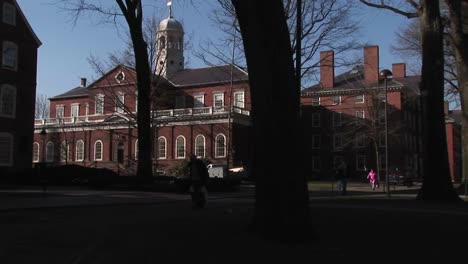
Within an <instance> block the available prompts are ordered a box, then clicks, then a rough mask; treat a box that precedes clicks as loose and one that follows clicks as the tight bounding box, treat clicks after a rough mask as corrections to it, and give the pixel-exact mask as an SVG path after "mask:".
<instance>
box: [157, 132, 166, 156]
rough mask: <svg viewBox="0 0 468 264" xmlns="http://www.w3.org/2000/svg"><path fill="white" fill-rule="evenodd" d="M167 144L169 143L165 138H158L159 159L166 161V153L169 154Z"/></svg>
mask: <svg viewBox="0 0 468 264" xmlns="http://www.w3.org/2000/svg"><path fill="white" fill-rule="evenodd" d="M166 142H167V141H166V138H165V137H159V138H158V159H166V153H167V148H166V146H167V144H166Z"/></svg>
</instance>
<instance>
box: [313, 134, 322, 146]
mask: <svg viewBox="0 0 468 264" xmlns="http://www.w3.org/2000/svg"><path fill="white" fill-rule="evenodd" d="M320 141H321V138H320V135H312V148H314V149H319V148H320V144H321V142H320Z"/></svg>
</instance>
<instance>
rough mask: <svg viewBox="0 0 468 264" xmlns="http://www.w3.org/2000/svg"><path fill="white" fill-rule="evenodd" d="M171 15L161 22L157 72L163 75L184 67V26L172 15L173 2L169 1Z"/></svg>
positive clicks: (158, 36)
mask: <svg viewBox="0 0 468 264" xmlns="http://www.w3.org/2000/svg"><path fill="white" fill-rule="evenodd" d="M167 5H168V6H169V17H168V18H166V19H164V20H162V21H161V23H159V27H158V32H157V35H156V37H157V40H158V56H157V58H156V59H157V62H156V65H157V66H156V70H157V72H156V74H161V75H163V76H167V75H170V74H172V73H175V72H178V71H181V70H183V69H184V28H183V27H182V24H181V23H180V22H179V21H177V20H176V19H174V17H173V16H172V2H170V1H169V2H168V3H167Z"/></svg>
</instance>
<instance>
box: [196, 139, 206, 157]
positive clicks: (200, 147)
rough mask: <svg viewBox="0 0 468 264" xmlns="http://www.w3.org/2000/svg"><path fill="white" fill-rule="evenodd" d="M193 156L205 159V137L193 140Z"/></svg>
mask: <svg viewBox="0 0 468 264" xmlns="http://www.w3.org/2000/svg"><path fill="white" fill-rule="evenodd" d="M195 156H197V157H205V137H203V136H201V135H200V136H197V138H196V139H195Z"/></svg>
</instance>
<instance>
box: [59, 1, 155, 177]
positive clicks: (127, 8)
mask: <svg viewBox="0 0 468 264" xmlns="http://www.w3.org/2000/svg"><path fill="white" fill-rule="evenodd" d="M59 3H60V4H61V5H62V7H63V8H64V9H65V10H67V11H69V12H70V13H71V14H72V15H73V16H74V21H75V22H76V21H77V20H78V18H79V17H80V15H82V14H83V13H85V12H94V13H98V14H100V15H101V17H102V18H103V19H104V20H106V21H108V22H114V23H116V21H117V20H119V19H121V18H124V21H125V22H126V24H127V26H128V30H129V32H130V38H131V40H132V44H133V54H134V57H135V68H136V73H137V87H138V115H137V124H138V139H139V140H138V149H139V151H138V165H137V176H139V177H142V178H148V177H150V176H151V175H152V158H151V146H152V138H151V117H150V111H151V104H150V93H151V75H152V73H151V68H150V64H149V59H148V58H149V56H148V50H147V48H148V44H147V43H146V41H145V38H144V33H143V8H142V3H141V0H115V3H114V4H110V5H109V4H108V5H102V3H101V2H98V3H95V2H92V1H88V0H61V1H60V2H59Z"/></svg>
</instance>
